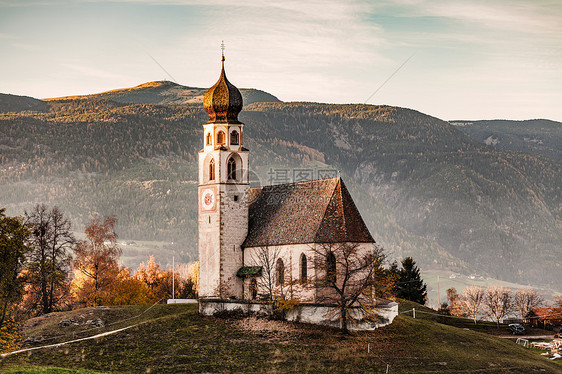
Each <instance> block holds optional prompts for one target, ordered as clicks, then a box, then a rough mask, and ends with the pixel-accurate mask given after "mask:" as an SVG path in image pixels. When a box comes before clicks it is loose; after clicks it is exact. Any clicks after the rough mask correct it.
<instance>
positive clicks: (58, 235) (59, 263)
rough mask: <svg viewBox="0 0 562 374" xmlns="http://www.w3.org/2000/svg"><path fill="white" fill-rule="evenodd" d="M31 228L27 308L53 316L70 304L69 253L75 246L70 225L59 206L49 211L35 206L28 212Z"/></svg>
mask: <svg viewBox="0 0 562 374" xmlns="http://www.w3.org/2000/svg"><path fill="white" fill-rule="evenodd" d="M25 217H26V224H28V225H29V226H30V229H31V232H32V235H31V240H30V247H31V249H32V250H31V252H30V254H29V256H28V260H27V264H26V269H25V274H26V276H27V285H26V295H25V299H24V307H25V308H26V309H28V310H35V311H37V312H39V313H43V314H45V313H50V312H52V311H53V310H55V308H56V307H57V306H58V305H59V304H60V303H61V302H64V301H68V296H69V289H70V281H69V277H68V274H69V273H70V270H71V266H70V260H71V255H70V252H71V251H72V250H73V247H74V245H75V244H76V239H75V238H74V235H73V234H72V230H71V223H70V221H69V220H68V219H67V218H65V217H64V214H63V212H62V211H61V210H60V209H59V208H58V207H56V206H55V207H53V208H52V209H48V208H47V207H46V206H45V205H44V204H42V205H39V204H38V205H36V206H35V208H33V210H32V211H31V212H29V213H28V212H25Z"/></svg>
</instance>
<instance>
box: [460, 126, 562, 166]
mask: <svg viewBox="0 0 562 374" xmlns="http://www.w3.org/2000/svg"><path fill="white" fill-rule="evenodd" d="M450 123H451V124H452V125H454V126H456V127H457V128H458V129H459V130H461V131H462V132H464V133H465V134H466V135H468V136H470V137H471V138H473V139H475V140H478V141H480V142H482V143H485V144H487V145H490V146H494V147H496V148H498V149H503V150H509V151H519V152H525V153H532V154H539V155H543V156H546V157H550V158H552V159H553V160H556V161H559V162H562V123H561V122H555V121H550V120H546V119H533V120H528V121H508V120H493V121H450Z"/></svg>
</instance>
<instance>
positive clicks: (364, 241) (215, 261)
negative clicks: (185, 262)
mask: <svg viewBox="0 0 562 374" xmlns="http://www.w3.org/2000/svg"><path fill="white" fill-rule="evenodd" d="M203 106H204V108H205V110H206V112H207V113H208V114H209V120H208V121H207V123H205V124H204V125H203V144H204V145H203V149H202V150H201V151H200V152H199V297H200V300H202V301H204V300H207V301H209V300H213V299H214V300H245V301H247V302H251V301H252V300H257V299H259V298H260V294H262V293H263V291H264V290H262V289H260V287H259V286H258V284H259V282H258V280H259V277H262V276H264V274H263V270H264V269H263V264H262V263H260V261H258V257H259V256H258V254H259V253H258V252H259V251H263V249H264V248H267V249H271V250H274V251H275V253H276V254H278V256H276V258H275V264H274V266H275V272H274V277H275V284H276V285H278V286H282V284H283V283H286V282H287V281H292V283H293V284H294V286H292V287H291V289H290V292H291V293H293V292H295V293H296V292H298V297H299V299H300V300H301V301H304V302H310V303H315V302H317V299H318V293H319V292H320V291H319V290H318V289H315V288H313V287H304V285H306V283H307V281H308V279H312V277H313V276H314V272H316V271H325V269H317V268H315V266H314V261H313V259H314V253H313V251H312V248H313V246H315V245H318V244H321V243H326V242H335V243H351V244H353V245H356V246H359V247H360V248H361V250H373V249H374V243H375V241H374V240H373V238H372V236H371V234H370V233H369V230H368V229H367V226H366V225H365V223H364V221H363V219H362V218H361V215H360V214H359V211H358V210H357V207H356V206H355V204H354V202H353V199H352V197H351V195H350V193H349V191H348V190H347V188H346V186H345V184H344V182H343V181H342V179H341V178H340V177H336V178H330V179H321V180H313V181H307V182H299V183H291V184H281V185H273V186H263V187H255V188H250V184H249V150H248V149H247V148H245V147H244V124H243V123H241V122H240V121H239V120H238V114H239V113H240V111H241V110H242V106H243V102H242V95H241V94H240V91H239V90H238V89H237V88H236V87H235V86H234V85H232V84H231V83H230V82H229V81H228V79H227V78H226V74H225V70H224V56H223V58H222V69H221V73H220V78H219V80H218V81H217V83H216V84H215V85H214V86H212V87H211V88H210V89H209V90H208V91H207V92H206V94H205V96H204V100H203ZM299 285H300V286H301V287H299ZM393 304H395V303H393ZM393 308H394V305H393ZM393 310H394V309H393ZM392 318H393V317H392ZM390 320H392V319H390Z"/></svg>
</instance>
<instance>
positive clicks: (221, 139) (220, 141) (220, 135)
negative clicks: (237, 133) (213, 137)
mask: <svg viewBox="0 0 562 374" xmlns="http://www.w3.org/2000/svg"><path fill="white" fill-rule="evenodd" d="M217 144H221V145H222V144H224V131H219V133H218V134H217Z"/></svg>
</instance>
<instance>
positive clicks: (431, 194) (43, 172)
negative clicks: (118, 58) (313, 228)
mask: <svg viewBox="0 0 562 374" xmlns="http://www.w3.org/2000/svg"><path fill="white" fill-rule="evenodd" d="M160 83H162V82H160ZM160 83H158V84H157V85H155V86H154V87H153V85H152V84H147V85H146V87H142V86H144V85H141V87H139V88H136V89H135V90H136V91H135V90H133V89H131V90H132V91H131V92H137V91H138V92H137V94H138V98H139V99H138V100H139V101H141V99H142V98H143V97H144V96H143V95H145V93H146V92H147V91H146V90H151V89H160V88H158V87H160V86H159V85H160ZM162 84H163V85H165V84H168V83H165V82H164V83H162ZM172 85H173V84H172ZM121 91H123V90H120V91H117V92H118V93H119V92H121ZM127 92H128V93H127V95H133V93H131V92H129V91H127ZM147 95H148V94H147ZM151 95H152V94H151ZM133 96H134V95H133ZM149 96H150V95H149ZM108 97H109V96H108ZM127 100H129V99H127ZM47 104H48V105H49V111H48V112H40V113H39V112H35V113H33V112H20V113H5V114H0V150H1V152H0V170H1V171H2V173H1V175H0V205H1V206H5V207H7V208H8V214H22V213H23V211H24V209H30V208H31V207H32V206H33V204H35V203H47V204H58V205H59V206H61V208H62V209H63V210H64V211H66V212H67V213H68V215H69V216H70V218H71V219H72V221H73V222H74V223H75V225H76V230H77V231H80V230H81V228H82V227H83V226H84V225H85V224H86V223H87V222H88V220H89V219H91V218H92V217H95V216H97V215H100V214H103V215H110V214H115V215H117V218H118V219H119V226H118V228H117V230H118V233H119V234H120V237H121V238H122V239H123V240H126V241H128V240H135V241H153V242H154V241H155V242H159V243H160V244H159V245H158V246H156V247H158V248H162V253H166V254H170V253H175V254H176V256H179V255H180V254H181V255H183V257H182V258H181V260H182V261H189V260H194V259H196V253H197V251H196V248H197V247H196V230H197V223H196V222H197V221H196V214H197V211H196V206H197V203H196V188H197V187H196V186H197V181H196V167H197V166H196V155H197V152H198V151H199V150H200V149H201V146H202V136H201V132H202V126H201V124H202V123H204V122H205V121H206V115H205V113H204V111H203V109H202V107H201V105H200V104H181V105H173V104H166V105H155V104H130V103H123V102H116V101H109V100H107V99H100V98H99V97H97V96H96V97H87V98H80V99H58V100H51V101H48V102H47ZM240 118H241V120H242V121H244V122H245V123H246V127H245V137H244V139H245V146H246V147H248V148H249V149H250V150H251V154H250V162H251V164H250V168H251V172H252V180H253V182H254V184H271V183H275V182H279V181H276V180H272V172H274V171H275V170H278V169H281V170H286V171H287V172H288V173H289V176H292V174H293V171H295V170H297V171H298V170H299V169H310V170H312V172H313V176H314V177H317V176H318V175H319V173H320V171H321V170H326V169H328V170H331V171H333V172H337V170H339V171H340V172H341V175H342V176H343V177H344V179H345V181H346V185H347V186H348V187H349V188H350V190H351V193H352V195H353V197H354V199H355V201H356V204H357V206H358V208H359V210H360V211H361V214H362V215H363V217H364V219H365V221H366V223H367V225H368V227H369V229H370V230H371V232H372V233H373V236H374V237H375V240H377V242H378V243H380V244H382V245H383V246H384V247H385V248H386V249H387V250H388V251H389V253H390V256H391V257H394V258H400V257H403V256H407V255H411V256H414V257H415V259H416V260H417V261H418V263H419V264H420V265H422V267H423V268H424V269H431V268H433V269H440V270H448V271H458V272H463V273H464V274H470V273H472V272H475V273H479V274H481V275H483V276H486V277H488V276H490V277H494V278H498V279H502V280H506V281H512V282H518V283H523V284H534V285H542V284H547V285H550V286H552V287H555V288H557V289H558V290H560V289H562V278H560V277H559V276H558V274H559V272H560V266H561V259H560V253H561V252H562V244H561V243H562V164H561V163H559V162H557V161H554V160H552V159H550V158H547V157H544V156H537V155H530V154H524V153H520V152H512V151H501V150H497V149H496V148H494V147H490V146H486V145H484V144H481V143H480V142H478V141H476V140H473V139H471V138H470V137H468V136H466V135H464V134H463V133H462V132H461V131H459V130H458V129H457V128H456V127H455V126H451V125H450V124H449V123H447V122H445V121H441V120H439V119H437V118H434V117H431V116H428V115H425V114H422V113H419V112H416V111H413V110H409V109H404V108H396V107H388V106H372V105H329V104H318V103H263V102H256V103H253V104H250V105H247V106H246V107H245V109H244V111H243V112H242V113H241V116H240ZM273 174H274V173H273ZM147 247H148V246H147ZM127 249H128V248H125V256H126V257H127V258H128V261H129V260H131V261H132V259H133V258H137V259H138V258H139V256H144V259H146V256H148V255H149V254H151V253H140V254H138V255H139V256H136V255H135V256H133V255H132V254H131V253H127ZM153 254H155V255H156V256H157V260H159V261H161V262H162V261H163V262H164V263H165V262H167V261H169V262H171V261H170V260H171V258H166V259H162V258H158V256H159V255H160V253H153ZM168 257H171V256H168ZM144 259H143V260H144ZM176 259H177V258H176ZM178 260H179V259H178ZM128 265H133V266H134V264H132V263H131V264H128Z"/></svg>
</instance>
